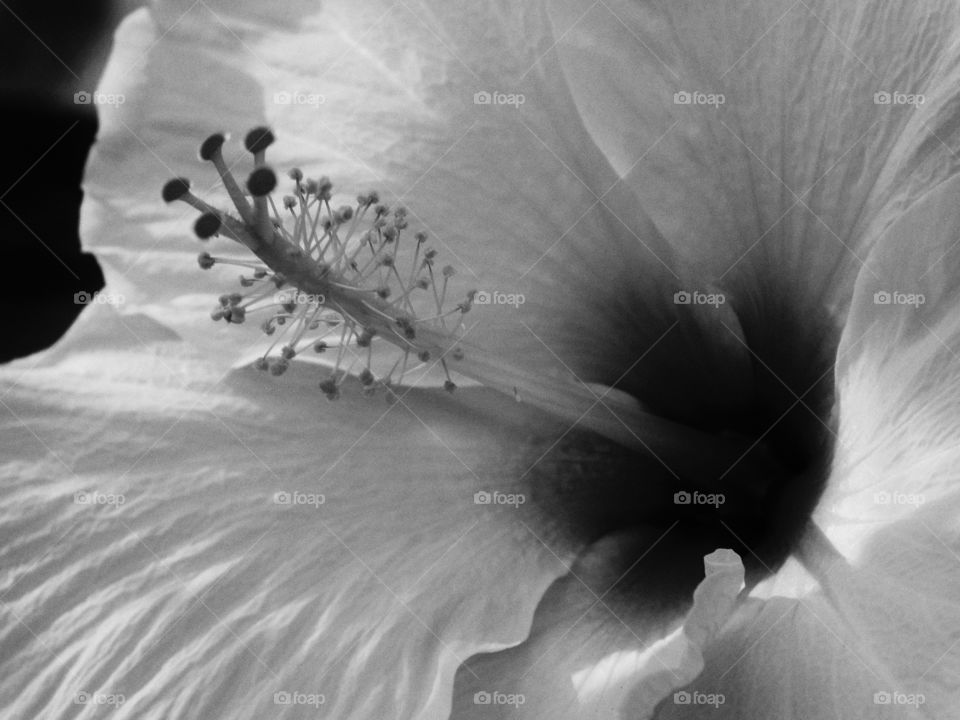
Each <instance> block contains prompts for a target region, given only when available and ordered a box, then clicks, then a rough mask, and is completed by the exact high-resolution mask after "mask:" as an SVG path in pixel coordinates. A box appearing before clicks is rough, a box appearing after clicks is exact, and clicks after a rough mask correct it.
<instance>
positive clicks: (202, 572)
mask: <svg viewBox="0 0 960 720" xmlns="http://www.w3.org/2000/svg"><path fill="white" fill-rule="evenodd" d="M112 314H113V313H112V311H111V310H110V309H108V308H105V307H98V308H96V309H95V310H90V311H88V313H86V314H85V315H84V318H83V319H82V320H81V323H80V326H79V327H77V328H75V329H74V330H73V331H72V332H71V335H70V336H69V337H68V338H67V339H66V340H65V341H64V343H63V344H62V345H61V346H60V347H58V348H57V353H58V355H56V356H51V357H45V356H38V357H37V358H31V359H30V360H29V361H21V362H18V363H15V364H13V365H11V366H8V367H5V368H3V369H2V371H0V373H2V382H3V386H4V389H5V394H4V396H3V399H2V404H0V408H2V416H3V420H2V426H3V428H2V433H0V437H2V438H3V440H2V444H3V451H2V457H3V461H2V474H3V476H4V477H5V478H7V481H6V482H5V489H4V497H3V501H2V511H0V527H2V534H3V535H4V536H5V537H6V538H7V542H5V543H4V544H3V548H2V552H3V565H4V567H5V568H6V569H7V573H6V575H5V580H4V582H3V584H2V587H0V593H2V595H3V599H4V616H5V622H4V631H3V633H2V634H0V647H2V651H0V657H2V658H3V660H2V669H3V677H4V680H3V681H2V683H0V697H2V703H3V706H4V707H6V708H8V712H10V713H12V714H13V715H14V716H18V717H41V716H42V717H49V718H60V717H64V718H65V717H74V716H76V713H77V711H78V707H77V704H76V703H75V700H77V699H78V696H79V700H80V702H84V703H85V705H86V707H85V708H83V712H84V713H86V714H83V713H81V714H83V716H84V717H87V716H88V715H89V716H91V717H92V716H93V713H95V712H97V713H99V712H102V711H103V709H104V705H107V704H110V705H114V704H115V705H117V707H115V708H113V710H112V712H113V716H114V717H117V718H133V717H136V718H169V717H232V718H262V717H307V716H310V717H313V716H314V715H315V714H316V712H317V711H318V710H319V711H321V712H323V713H326V714H329V715H330V716H331V717H338V718H371V717H378V718H379V717H397V718H402V717H403V718H413V717H416V718H427V717H431V718H444V717H446V715H447V714H448V713H449V707H450V688H451V685H452V679H453V674H454V672H455V670H456V668H457V667H458V666H459V664H460V663H461V662H462V661H463V660H465V659H466V658H468V657H469V656H470V655H471V654H473V653H476V652H483V651H490V650H496V649H500V648H502V647H505V646H508V645H512V644H515V643H517V642H520V641H521V640H522V638H523V637H525V636H526V634H527V632H528V629H529V624H530V621H531V618H532V615H533V612H534V609H535V607H536V604H537V602H538V601H539V599H540V597H541V596H542V594H543V592H544V591H545V589H546V588H547V587H548V586H549V585H550V583H551V582H553V581H554V580H555V579H556V578H557V577H558V576H560V575H561V574H563V573H564V572H565V563H569V562H571V561H572V559H573V557H574V555H575V553H576V552H577V551H578V550H579V548H578V547H577V546H576V544H575V543H571V542H569V541H565V540H558V538H557V537H556V535H557V529H556V527H554V528H553V529H551V526H550V524H549V523H544V522H542V521H541V520H542V518H539V517H538V516H537V511H536V510H535V509H534V505H535V503H534V498H533V490H532V488H531V487H530V482H529V481H527V482H526V483H525V482H521V481H519V480H517V478H519V477H520V476H521V471H520V470H519V469H518V467H520V466H522V467H524V468H525V467H526V464H527V463H529V458H527V457H526V455H525V453H526V452H527V450H526V445H525V442H526V440H527V439H528V438H529V436H530V433H531V431H530V430H529V429H530V428H532V427H538V426H539V427H541V428H543V427H547V426H549V424H550V421H549V419H545V418H542V417H539V416H538V415H536V413H535V412H534V411H532V410H529V409H527V408H526V406H521V405H518V404H516V403H513V402H512V400H511V401H507V402H506V403H504V402H502V401H500V400H498V399H497V397H496V396H493V395H492V394H491V393H489V392H488V391H485V390H481V389H463V390H462V391H460V392H458V395H460V396H462V399H463V401H462V403H460V404H456V403H454V401H453V400H452V399H450V396H449V395H448V394H446V393H442V392H441V393H432V392H430V391H421V390H411V391H410V392H409V393H408V394H406V395H404V396H403V397H402V400H401V401H400V402H398V403H396V404H394V405H393V406H388V405H386V404H385V403H383V401H382V400H380V401H377V399H376V398H374V399H367V400H360V399H356V400H353V401H351V400H349V398H350V397H353V398H359V397H360V393H359V388H357V387H352V388H350V389H349V392H347V391H346V390H345V392H344V400H342V401H340V402H338V403H330V402H327V401H326V400H324V399H323V398H322V396H319V395H318V393H317V391H316V389H315V381H314V378H313V373H312V372H310V371H309V368H301V367H300V366H299V365H300V364H299V363H294V364H293V367H291V370H290V371H289V372H288V374H287V375H286V376H284V377H283V378H282V379H279V380H276V381H273V382H271V381H270V380H269V379H267V378H264V377H263V376H262V375H257V374H256V371H254V370H252V369H248V370H242V371H233V372H231V373H229V374H228V375H226V376H223V375H221V374H220V373H219V371H217V370H216V369H215V368H214V367H213V366H211V365H210V364H208V363H205V362H201V361H199V360H197V359H196V358H195V357H194V356H193V355H191V353H190V352H188V351H187V348H185V347H184V344H183V343H181V342H176V341H173V342H171V341H170V340H169V339H164V338H165V336H167V335H168V334H169V331H168V330H167V329H166V328H164V327H163V326H161V325H158V324H157V323H156V321H154V320H152V319H150V318H148V317H145V316H139V317H136V316H132V315H129V314H128V315H126V316H121V317H119V318H117V317H111V315H112ZM87 325H89V326H90V327H89V328H88V327H86V326H87ZM91 328H92V329H91ZM97 333H100V335H99V336H98V335H97ZM104 337H113V338H118V340H115V341H114V342H112V343H111V346H110V348H109V349H104V347H103V345H104V343H103V338H104ZM38 361H39V362H38ZM348 383H349V381H348ZM531 412H534V415H535V416H531V415H530V413H531ZM494 418H495V421H494ZM545 423H546V424H545ZM492 458H495V460H496V461H495V462H494V461H493V460H492ZM482 492H487V493H494V492H496V493H499V495H495V496H491V495H488V496H484V495H479V496H478V495H476V493H482ZM486 498H490V502H485V499H486ZM534 528H536V530H535V531H534V532H535V533H536V537H534V535H533V534H532V532H531V530H533V529H534ZM538 538H540V539H545V540H546V541H547V542H549V545H550V548H551V549H550V550H547V548H546V546H545V545H543V544H541V542H540V540H539V539H538ZM83 693H85V694H86V695H85V696H83V695H82V694H83ZM119 696H123V701H122V702H120V701H118V698H119ZM319 705H322V707H319V708H318V706H319Z"/></svg>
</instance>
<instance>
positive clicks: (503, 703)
mask: <svg viewBox="0 0 960 720" xmlns="http://www.w3.org/2000/svg"><path fill="white" fill-rule="evenodd" d="M670 530H672V528H670V529H668V530H667V531H666V532H664V531H662V530H660V529H657V530H653V529H648V530H645V531H630V532H623V533H620V534H617V535H611V536H607V537H605V538H604V539H602V540H600V541H598V542H597V543H595V544H594V545H593V546H591V548H589V550H588V551H587V552H586V553H584V554H583V555H582V556H581V557H579V558H578V560H577V563H576V564H575V565H574V566H573V567H572V568H571V572H570V574H569V575H568V576H567V577H564V578H562V579H560V580H558V581H557V582H556V583H555V584H554V585H553V587H551V588H550V590H549V591H548V592H547V594H546V595H545V596H544V599H543V602H542V603H541V604H540V606H539V607H538V608H537V614H536V616H535V618H534V623H533V628H532V630H531V633H530V637H529V638H528V639H527V640H526V641H525V642H523V643H522V644H520V645H518V646H517V647H514V648H510V649H507V650H502V651H500V652H496V653H489V654H485V655H480V656H477V657H474V658H472V659H471V660H470V661H469V662H468V663H467V664H466V665H465V666H464V667H462V668H461V669H460V671H459V673H458V675H457V681H456V689H455V699H454V710H453V714H452V717H454V718H457V719H458V720H461V719H466V718H478V719H479V718H484V717H518V718H543V717H555V718H568V717H569V718H610V717H649V716H650V713H651V712H652V710H653V708H654V707H655V706H656V704H657V703H658V702H659V701H660V700H661V698H663V697H664V696H665V695H667V694H668V693H670V692H671V691H672V690H673V689H675V688H677V687H680V686H682V685H685V684H687V683H688V682H690V681H691V680H692V679H693V678H695V677H696V676H697V675H698V674H699V673H700V671H701V670H702V669H703V663H702V655H701V652H702V650H703V649H704V647H705V646H707V645H708V644H709V643H710V642H711V641H712V639H713V637H714V636H715V635H716V633H717V632H718V631H719V629H720V628H721V627H722V626H723V625H724V623H725V622H726V620H727V618H728V617H729V616H730V613H731V611H732V610H733V607H734V604H735V601H736V597H737V595H738V593H739V592H740V589H741V587H742V585H743V565H742V564H741V563H740V560H739V558H738V557H737V555H736V554H735V553H733V552H732V551H729V550H717V551H715V552H712V553H710V554H709V555H707V556H706V557H705V558H704V568H705V570H706V578H704V577H703V575H701V576H700V578H699V579H696V578H692V577H690V578H683V579H682V580H680V579H679V578H678V577H677V576H676V575H675V576H674V577H672V578H669V579H668V578H664V577H662V576H661V573H664V572H666V571H668V569H669V567H670V564H671V562H670V558H671V557H676V555H675V553H676V552H677V551H680V550H686V551H693V550H694V548H693V546H692V545H689V546H688V545H687V544H686V542H685V541H684V540H683V539H682V538H681V537H680V536H679V534H671V532H670ZM624 563H627V567H624ZM664 586H670V593H671V595H674V594H675V595H676V596H677V598H676V599H679V598H681V597H682V600H680V602H679V603H678V604H677V605H675V606H673V607H668V605H669V602H667V601H664V603H665V604H664V605H660V604H659V603H658V602H656V601H655V600H653V599H652V598H653V597H662V596H661V595H660V594H658V593H657V592H655V589H656V590H662V589H663V588H664ZM694 588H696V591H695V592H692V591H693V589H694ZM691 594H692V596H693V603H692V607H691V605H690V596H691Z"/></svg>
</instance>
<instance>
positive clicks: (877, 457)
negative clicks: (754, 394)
mask: <svg viewBox="0 0 960 720" xmlns="http://www.w3.org/2000/svg"><path fill="white" fill-rule="evenodd" d="M958 197H960V181H958V180H950V181H948V182H945V183H943V184H942V185H940V186H939V187H938V188H936V190H934V191H932V192H931V193H929V194H928V195H927V196H926V197H925V198H924V199H923V200H922V201H921V202H918V203H917V204H916V205H915V206H914V207H913V208H912V209H910V210H909V211H908V212H906V213H905V214H904V215H903V217H902V218H900V219H899V220H898V221H897V222H896V223H895V224H893V225H892V226H891V227H890V229H889V230H888V231H887V232H886V233H885V234H884V236H883V237H882V238H881V239H880V241H879V242H878V245H877V247H876V248H875V249H874V251H873V252H872V253H871V255H870V257H869V259H868V261H867V264H866V266H865V268H864V270H863V271H862V272H861V274H860V277H859V279H858V281H857V285H856V289H855V292H854V304H853V308H852V311H851V315H850V320H849V322H848V323H847V326H846V328H845V331H844V336H843V340H842V343H841V347H840V352H839V364H838V369H837V377H838V386H839V390H840V408H841V421H840V437H839V440H838V449H837V457H836V459H835V463H834V471H833V477H834V482H833V483H832V485H831V487H830V488H829V490H828V493H827V494H826V495H825V496H824V498H823V501H822V504H821V509H820V515H819V517H820V520H821V523H822V524H823V526H824V527H825V529H826V530H827V531H828V533H830V534H831V537H832V538H833V539H834V540H835V541H836V542H838V543H840V544H841V549H843V550H844V551H845V552H855V550H856V547H855V542H854V540H855V538H856V537H866V536H868V535H869V532H865V531H867V530H869V529H870V528H871V527H875V526H876V524H877V523H880V522H890V521H893V520H896V519H898V518H904V517H909V516H911V515H913V514H914V513H915V511H916V509H917V507H918V506H921V505H923V504H924V503H936V502H938V501H939V499H940V498H942V497H944V496H945V495H947V494H949V493H951V492H953V490H954V488H955V487H956V486H957V482H958V480H960V476H958V472H960V471H958V453H960V444H958V442H957V440H958V438H960V404H958V403H960V401H958V397H960V394H958V388H960V318H958V316H957V311H956V309H957V307H958V302H960V288H958V284H957V280H956V278H957V277H958V271H960V259H958V258H960V254H958V248H957V245H956V238H957V233H958V231H960V210H958V205H957V198H958ZM886 300H889V301H890V302H889V304H888V303H886V302H885V301H886Z"/></svg>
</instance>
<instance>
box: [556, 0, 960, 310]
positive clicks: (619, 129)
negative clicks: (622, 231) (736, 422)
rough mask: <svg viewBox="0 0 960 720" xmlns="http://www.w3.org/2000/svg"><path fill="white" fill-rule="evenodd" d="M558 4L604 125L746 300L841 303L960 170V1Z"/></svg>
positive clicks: (711, 268) (589, 107)
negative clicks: (893, 233) (900, 227)
mask: <svg viewBox="0 0 960 720" xmlns="http://www.w3.org/2000/svg"><path fill="white" fill-rule="evenodd" d="M553 5H554V6H555V14H556V16H557V20H556V23H557V26H558V29H560V28H564V29H568V30H569V31H568V32H564V33H563V35H562V37H561V38H560V42H559V45H558V49H557V52H558V53H559V55H560V57H561V58H562V62H563V67H564V71H565V73H566V76H567V78H568V80H569V83H570V87H571V91H572V94H573V97H574V99H575V101H576V104H577V107H578V109H579V110H580V113H581V115H582V117H583V119H584V122H585V124H586V125H587V127H588V129H589V130H590V132H591V137H592V138H593V140H594V141H595V142H596V144H597V146H598V147H599V148H601V150H602V151H603V152H604V154H605V155H606V157H607V158H608V159H609V161H610V163H611V165H612V166H613V167H614V168H615V169H616V171H617V172H618V173H619V174H620V175H621V176H623V177H624V178H625V183H624V186H625V187H629V188H630V189H631V190H632V191H633V192H634V193H635V202H636V203H637V204H639V205H640V206H641V207H642V208H643V210H644V211H646V213H648V214H649V216H650V217H651V218H652V219H653V221H654V223H655V224H656V226H657V227H658V228H660V230H661V231H662V232H663V234H664V235H665V236H666V237H667V238H668V239H669V241H670V242H671V243H672V244H674V245H675V246H676V247H678V248H683V249H685V250H686V252H687V253H688V256H689V257H691V258H694V259H695V262H696V264H697V267H698V269H700V270H701V272H703V273H704V275H705V276H706V277H708V278H717V277H722V278H723V279H724V285H725V287H727V288H728V289H729V290H730V292H732V293H734V294H737V293H739V294H740V295H741V296H742V297H741V300H742V301H743V302H742V305H748V304H749V303H750V302H754V301H755V300H756V298H755V297H754V296H755V295H756V293H758V292H761V293H764V294H767V295H769V294H773V293H781V292H782V293H784V294H785V295H786V296H787V297H791V298H793V300H794V302H796V303H824V304H827V305H828V306H837V307H838V308H839V309H841V310H842V309H843V308H845V306H846V303H847V302H848V294H849V292H850V287H851V285H852V282H853V279H854V278H855V276H856V273H857V272H858V271H859V269H860V266H861V264H862V261H863V259H865V257H866V253H867V251H868V249H869V246H870V244H871V243H872V242H873V241H874V240H875V239H876V236H877V231H878V230H881V229H883V228H884V227H885V226H886V225H887V224H888V223H889V222H890V220H891V218H893V217H896V214H897V213H898V212H899V211H900V210H901V209H902V208H903V206H905V205H907V204H909V203H911V202H913V201H914V200H916V199H917V198H918V197H920V196H921V195H922V194H923V193H924V192H926V190H928V189H929V188H931V187H932V186H934V185H935V184H936V183H937V182H939V181H941V180H942V179H943V178H945V177H948V176H950V175H952V174H954V173H955V172H956V170H957V156H956V154H955V153H952V152H951V151H950V148H951V147H952V146H953V145H954V144H955V143H956V141H957V130H956V127H957V126H956V119H955V118H956V105H957V103H956V101H957V91H956V88H957V72H958V71H957V65H956V63H955V62H951V60H950V59H951V58H956V53H957V47H958V43H957V39H958V33H960V31H958V29H957V28H958V27H960V25H958V22H957V19H958V18H957V8H956V6H955V4H953V3H951V2H934V3H920V4H918V3H888V4H876V3H868V2H849V3H843V4H837V3H826V2H810V3H806V2H804V3H794V2H791V1H790V0H782V1H777V2H758V1H757V2H754V1H749V2H742V1H741V0H723V1H721V2H716V3H711V5H710V7H709V8H708V9H705V8H702V7H700V6H694V5H690V4H685V3H670V2H662V3H660V2H654V3H636V2H631V1H630V0H614V1H612V2H604V3H599V4H597V5H593V6H590V7H589V8H588V9H584V11H583V13H582V16H581V17H580V18H579V19H578V21H577V22H576V23H573V24H571V20H570V16H571V13H572V12H573V10H571V8H570V7H569V5H571V3H565V2H556V3H553ZM574 17H576V16H574ZM918 38H922V42H919V41H918ZM677 93H679V94H681V97H680V98H675V97H674V96H675V94H677ZM695 93H700V96H699V97H700V100H702V101H703V102H701V103H699V104H698V100H696V99H694V94H695ZM876 93H888V94H894V93H900V95H897V96H896V97H895V98H893V102H892V104H886V105H884V104H876V102H875V94H876ZM908 95H909V96H910V97H907V96H908ZM916 95H923V96H924V97H923V98H916V97H913V96H916ZM710 96H717V97H716V98H714V100H710ZM911 98H912V100H911ZM683 100H686V101H687V102H686V103H684V102H683ZM917 100H919V101H922V104H919V105H917V104H911V103H913V102H915V101H917ZM740 309H741V312H743V311H745V308H743V307H741V308H740Z"/></svg>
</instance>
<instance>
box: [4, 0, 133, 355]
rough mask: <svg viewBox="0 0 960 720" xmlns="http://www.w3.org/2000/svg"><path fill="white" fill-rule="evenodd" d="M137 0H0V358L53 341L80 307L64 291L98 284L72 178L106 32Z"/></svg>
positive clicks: (82, 156) (88, 132)
mask: <svg viewBox="0 0 960 720" xmlns="http://www.w3.org/2000/svg"><path fill="white" fill-rule="evenodd" d="M138 4H139V3H135V2H130V1H127V2H121V1H119V0H114V1H111V0H103V1H102V0H87V1H86V2H84V1H83V0H81V1H80V2H73V3H67V2H55V3H38V2H36V0H0V47H2V48H3V53H2V55H0V103H2V116H3V131H2V138H3V141H4V142H5V148H4V153H3V162H2V163H0V238H2V243H3V247H2V251H3V258H4V259H3V262H2V264H0V272H2V273H3V275H4V279H3V280H4V281H3V282H2V283H0V316H2V317H4V318H6V322H5V325H6V327H5V328H4V332H3V334H2V335H0V337H2V338H3V339H2V341H0V362H7V361H9V360H11V359H13V358H16V357H22V356H25V355H29V354H31V353H34V352H37V351H39V350H42V349H43V348H45V347H48V346H49V345H51V344H52V343H54V342H55V341H56V340H57V339H58V338H59V337H60V336H61V335H62V334H63V333H64V332H65V331H66V330H67V328H68V327H69V326H70V324H71V323H72V322H73V321H74V319H75V318H76V317H77V315H79V313H80V311H81V310H82V309H83V307H84V306H83V305H78V304H76V303H75V302H74V293H78V292H81V291H86V292H88V293H92V292H94V291H96V290H99V289H100V288H101V287H103V275H102V274H101V272H100V267H99V266H98V264H97V262H96V259H95V258H94V257H93V256H92V255H90V254H89V253H82V252H81V251H80V236H79V232H78V225H79V220H80V202H81V200H82V197H83V196H82V193H81V192H80V182H81V179H82V177H83V167H84V164H85V162H86V158H87V154H88V152H89V150H90V145H91V143H92V142H93V140H94V138H95V137H96V133H97V117H96V109H95V106H94V105H82V104H75V103H74V98H73V96H74V94H75V93H77V92H80V91H87V92H92V91H93V90H95V89H96V86H97V80H98V79H99V77H100V74H101V72H102V71H103V67H104V64H105V63H106V58H107V55H108V53H109V50H110V44H111V37H112V33H113V30H114V28H115V27H116V25H117V23H118V22H119V21H120V19H121V18H122V17H123V15H124V14H126V13H127V12H130V11H131V10H132V9H134V8H135V7H136V5H138Z"/></svg>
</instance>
